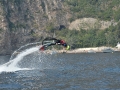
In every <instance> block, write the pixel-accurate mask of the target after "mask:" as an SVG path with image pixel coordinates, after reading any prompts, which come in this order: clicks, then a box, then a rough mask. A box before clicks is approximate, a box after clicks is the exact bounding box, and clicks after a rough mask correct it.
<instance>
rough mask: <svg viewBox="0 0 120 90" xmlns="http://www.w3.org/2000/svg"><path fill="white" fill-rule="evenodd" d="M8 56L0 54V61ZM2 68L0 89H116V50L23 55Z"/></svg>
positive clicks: (119, 89)
mask: <svg viewBox="0 0 120 90" xmlns="http://www.w3.org/2000/svg"><path fill="white" fill-rule="evenodd" d="M8 60H9V57H6V56H0V65H1V64H3V63H5V62H6V61H8ZM18 67H20V68H29V69H31V70H21V71H16V72H2V73H1V74H0V90H120V52H115V53H85V54H52V55H50V54H42V53H39V52H35V53H33V54H30V55H27V56H25V57H24V58H23V60H21V61H20V62H19V63H18Z"/></svg>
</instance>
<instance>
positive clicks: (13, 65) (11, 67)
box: [0, 46, 39, 73]
mask: <svg viewBox="0 0 120 90" xmlns="http://www.w3.org/2000/svg"><path fill="white" fill-rule="evenodd" d="M38 50H39V46H36V47H32V48H29V49H26V50H24V51H22V52H20V53H19V54H18V55H17V56H16V57H15V58H14V59H12V60H10V61H9V62H7V63H5V64H3V65H1V66H0V73H1V72H14V71H17V70H24V69H25V68H19V67H17V64H18V62H20V61H21V60H22V59H23V57H24V56H26V55H29V54H31V53H33V52H36V51H38Z"/></svg>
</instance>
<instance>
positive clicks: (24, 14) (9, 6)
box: [0, 0, 69, 54]
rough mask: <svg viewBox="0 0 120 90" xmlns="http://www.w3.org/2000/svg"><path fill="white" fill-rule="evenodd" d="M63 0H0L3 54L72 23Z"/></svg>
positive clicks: (0, 34)
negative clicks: (50, 30) (52, 29)
mask: <svg viewBox="0 0 120 90" xmlns="http://www.w3.org/2000/svg"><path fill="white" fill-rule="evenodd" d="M62 2H63V0H0V54H10V53H11V52H13V51H14V50H15V49H17V48H19V47H20V46H22V45H25V44H26V43H30V42H36V41H40V40H41V39H42V38H43V37H45V36H49V35H51V34H47V33H46V30H47V27H49V26H50V25H51V24H52V25H53V26H54V28H55V29H59V28H60V25H64V26H67V25H68V16H69V15H68V12H66V11H65V10H66V7H65V6H64V5H63V3H62Z"/></svg>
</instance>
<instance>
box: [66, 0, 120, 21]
mask: <svg viewBox="0 0 120 90" xmlns="http://www.w3.org/2000/svg"><path fill="white" fill-rule="evenodd" d="M65 3H66V4H67V5H69V7H70V10H71V11H72V12H73V13H74V16H75V17H76V18H81V17H83V16H84V17H93V18H96V17H97V18H99V19H102V20H111V19H115V20H116V21H119V20H120V9H119V7H120V6H119V5H120V1H119V0H65Z"/></svg>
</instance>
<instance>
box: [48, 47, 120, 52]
mask: <svg viewBox="0 0 120 90" xmlns="http://www.w3.org/2000/svg"><path fill="white" fill-rule="evenodd" d="M105 49H110V50H111V52H116V51H120V49H118V48H115V47H106V46H102V47H90V48H77V49H74V50H55V52H57V53H97V52H103V50H105ZM50 51H51V50H50Z"/></svg>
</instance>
